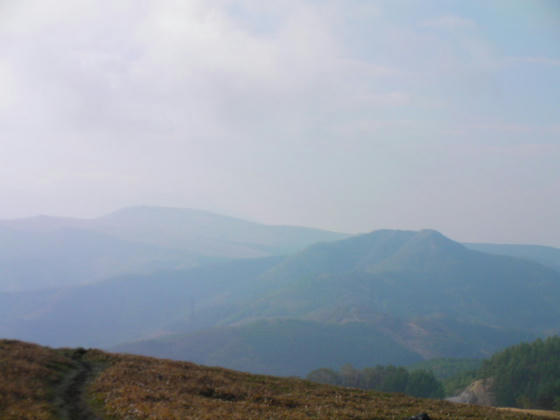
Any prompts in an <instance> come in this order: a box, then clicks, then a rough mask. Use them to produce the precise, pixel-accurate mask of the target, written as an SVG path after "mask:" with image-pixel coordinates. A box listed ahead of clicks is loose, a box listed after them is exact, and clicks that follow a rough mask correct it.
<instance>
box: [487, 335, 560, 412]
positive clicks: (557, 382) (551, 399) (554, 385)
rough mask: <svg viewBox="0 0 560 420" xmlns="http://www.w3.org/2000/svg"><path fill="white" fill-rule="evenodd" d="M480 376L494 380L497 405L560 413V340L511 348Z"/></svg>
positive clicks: (535, 342)
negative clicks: (549, 410)
mask: <svg viewBox="0 0 560 420" xmlns="http://www.w3.org/2000/svg"><path fill="white" fill-rule="evenodd" d="M478 376H479V377H481V378H492V380H493V387H492V388H493V392H494V394H495V399H496V403H497V405H503V406H514V407H535V408H544V409H555V410H560V337H559V336H554V337H549V338H547V339H545V340H541V339H539V340H536V341H534V342H532V343H522V344H519V345H516V346H513V347H509V348H507V349H505V350H504V351H501V352H499V353H497V354H495V355H494V356H492V357H491V358H490V359H489V360H487V361H485V362H484V363H483V365H482V367H481V368H480V371H479V373H478Z"/></svg>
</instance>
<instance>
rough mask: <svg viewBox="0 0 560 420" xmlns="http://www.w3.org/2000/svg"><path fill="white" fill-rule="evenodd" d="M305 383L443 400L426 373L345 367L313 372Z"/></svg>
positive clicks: (436, 383) (438, 386)
mask: <svg viewBox="0 0 560 420" xmlns="http://www.w3.org/2000/svg"><path fill="white" fill-rule="evenodd" d="M307 379H308V380H310V381H314V382H320V383H324V384H330V385H342V386H348V387H353V388H362V389H373V390H376V391H384V392H402V393H405V394H408V395H412V396H414V397H422V398H443V396H444V391H443V385H442V384H441V382H440V381H438V380H437V379H436V377H435V376H434V374H433V373H432V372H430V371H427V370H423V369H420V370H415V371H412V372H409V371H408V370H407V369H405V368H403V367H397V366H393V365H389V366H380V365H378V366H375V367H367V368H364V369H361V370H359V369H355V368H353V367H352V365H344V366H342V367H341V368H340V370H338V371H336V370H332V369H326V368H322V369H316V370H314V371H312V372H310V373H309V375H307Z"/></svg>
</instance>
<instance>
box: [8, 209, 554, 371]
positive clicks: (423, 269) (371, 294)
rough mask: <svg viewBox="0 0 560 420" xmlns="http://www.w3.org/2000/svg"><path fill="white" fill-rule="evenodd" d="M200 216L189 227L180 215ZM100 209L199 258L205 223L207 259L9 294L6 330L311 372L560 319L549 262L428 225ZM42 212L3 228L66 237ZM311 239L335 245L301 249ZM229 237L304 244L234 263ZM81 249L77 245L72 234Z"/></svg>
mask: <svg viewBox="0 0 560 420" xmlns="http://www.w3.org/2000/svg"><path fill="white" fill-rule="evenodd" d="M193 212H194V213H193ZM197 215H198V216H197ZM196 217H200V218H199V219H198V220H199V222H197V223H194V222H193V225H192V226H191V225H188V224H187V223H186V222H185V223H184V224H182V225H181V223H180V220H183V221H184V220H186V219H189V220H194V219H196ZM214 218H217V219H214ZM102 219H104V220H102V221H99V220H97V219H96V220H97V221H96V222H95V223H94V222H90V221H88V222H84V223H85V224H88V223H92V224H94V225H96V226H97V227H96V228H95V229H94V228H91V230H89V231H87V232H88V233H91V232H92V231H93V232H94V233H95V234H96V235H101V236H102V237H103V238H104V239H105V238H106V236H109V237H110V238H111V240H117V241H125V242H126V243H127V244H130V243H132V244H135V245H134V246H139V245H138V244H140V243H142V246H145V247H148V249H144V248H142V249H143V250H144V251H145V252H147V254H148V255H149V247H155V248H156V249H166V248H164V245H165V246H169V247H170V248H171V249H173V250H174V252H183V253H184V254H180V255H181V256H189V255H193V254H191V251H192V250H193V249H194V248H189V247H191V246H192V247H194V246H195V243H196V240H195V239H194V238H196V235H195V233H193V232H199V233H197V234H198V235H200V237H201V238H202V237H203V236H204V235H203V234H202V233H203V232H204V226H205V223H207V224H208V232H209V233H207V234H206V236H204V237H205V238H208V241H204V240H201V249H202V250H206V251H205V253H202V252H201V253H199V254H196V256H195V257H198V256H199V255H205V258H207V260H206V261H205V262H204V263H201V262H200V260H197V261H195V262H193V265H194V264H198V265H197V266H193V267H191V268H187V269H180V270H179V269H176V267H174V266H172V267H171V269H167V270H157V271H152V272H145V273H144V274H137V273H133V274H126V275H120V276H117V277H114V278H110V279H107V280H105V281H101V282H96V283H93V284H88V285H82V286H75V287H62V288H60V287H59V288H53V289H49V290H35V291H25V292H18V293H15V292H12V293H7V292H6V293H0V336H4V337H10V338H18V339H24V340H28V341H36V342H40V343H42V344H47V345H54V346H62V345H64V346H69V345H72V346H77V345H81V346H104V347H113V348H114V349H116V350H119V351H128V352H135V353H144V354H150V355H156V356H162V357H171V358H177V359H186V360H192V361H195V362H198V363H205V364H214V365H222V366H226V367H231V368H236V369H240V370H248V371H253V372H262V373H274V374H280V375H305V374H306V373H308V372H309V371H311V370H312V369H315V368H318V367H333V368H338V367H340V366H341V365H342V364H345V363H352V364H353V365H355V366H356V367H364V366H371V365H375V364H378V363H380V364H388V363H393V364H408V363H412V362H416V361H419V360H422V359H428V358H433V357H483V356H487V355H489V354H491V353H493V352H494V351H496V350H498V349H501V348H503V347H505V346H507V345H511V344H515V343H518V342H519V341H521V340H528V339H532V338H534V337H536V336H539V335H546V334H550V333H553V332H557V331H559V329H560V307H559V305H558V304H557V303H558V302H560V272H559V271H557V270H555V269H554V268H552V267H553V264H549V266H545V265H543V264H540V263H537V262H535V261H531V260H530V259H528V257H527V255H523V256H522V257H523V258H519V257H511V256H503V255H492V254H489V253H485V252H480V251H475V250H473V249H469V248H468V247H466V246H464V245H461V244H459V243H457V242H454V241H452V240H450V239H448V238H446V237H444V236H443V235H441V234H440V233H438V232H436V231H432V230H423V231H418V232H414V231H396V230H381V231H375V232H372V233H369V234H364V235H356V236H352V237H348V238H345V239H340V240H334V239H336V238H337V237H341V236H342V235H340V234H333V233H329V232H323V231H315V230H306V229H303V230H298V229H299V228H281V227H272V228H271V227H266V226H262V225H255V224H249V222H243V221H236V219H229V218H222V217H221V216H215V215H208V214H207V213H202V214H199V213H198V212H196V211H190V210H186V211H182V210H170V209H135V210H126V211H123V212H117V213H116V214H113V215H110V216H107V218H102ZM224 219H225V221H224ZM57 220H58V219H57ZM212 220H216V224H213V222H212ZM226 221H227V223H226ZM230 222H231V223H230ZM18 223H19V227H18V226H17V225H18ZM34 223H35V226H32V227H29V226H30V225H33V224H34ZM34 223H32V222H30V221H29V220H28V221H26V222H25V223H24V222H22V221H19V222H13V223H11V224H8V225H9V226H3V228H5V229H19V230H18V232H19V233H21V232H31V233H32V234H34V235H35V234H53V233H54V232H58V233H59V234H60V230H59V229H60V228H61V227H60V223H63V222H60V223H59V221H56V223H55V221H53V220H51V219H48V220H47V221H46V222H45V221H37V220H35V222H34ZM64 223H66V222H64ZM64 223H63V224H64ZM77 223H82V222H77ZM198 223H200V226H198ZM220 223H222V226H225V227H223V230H224V234H223V236H220V234H219V231H220V229H219V228H218V226H219V225H220ZM247 224H248V225H247ZM174 225H176V226H177V229H176V232H175V233H174V231H173V226H174ZM195 225H196V226H195ZM65 226H67V225H65ZM99 226H101V227H99ZM181 226H182V227H181ZM228 226H229V227H228ZM232 226H233V227H232ZM243 226H249V227H248V228H247V229H249V228H250V229H253V230H252V232H253V233H251V231H250V232H245V231H244V229H243ZM23 227H25V229H24V228H23ZM68 228H71V229H77V227H76V226H69V227H68ZM269 228H270V230H269ZM228 229H229V230H228ZM80 232H83V230H81V229H80ZM165 232H167V233H165ZM273 232H277V233H278V235H276V234H275V233H273ZM281 232H283V233H281ZM189 235H190V236H189ZM62 236H63V237H65V236H64V235H62ZM65 238H66V237H65ZM235 238H237V239H235ZM313 238H315V239H314V240H320V239H319V238H323V239H326V240H330V241H331V242H322V243H317V244H315V245H311V246H308V247H306V248H304V249H301V248H302V247H303V246H304V243H305V241H312V240H313ZM225 239H228V240H230V242H229V243H230V244H231V245H232V246H233V248H234V249H236V250H242V249H244V250H247V249H250V250H252V252H257V251H259V250H260V251H259V252H261V253H263V254H264V255H271V254H274V253H280V252H281V251H283V252H287V250H288V248H289V247H292V249H298V248H299V249H300V250H299V251H297V252H294V253H292V254H291V255H288V256H267V257H263V258H243V259H235V260H232V259H231V258H232V257H233V256H234V254H229V257H227V258H230V259H229V260H227V261H223V259H225V258H226V253H225V251H224V248H223V247H222V248H219V247H214V248H212V247H205V246H203V245H204V244H208V243H209V242H211V243H218V242H220V240H225ZM234 239H235V240H234ZM165 241H167V242H165ZM222 243H224V242H223V241H222ZM166 244H167V245H166ZM171 245H173V246H171ZM73 246H74V247H76V248H78V249H79V245H78V244H77V242H76V244H74V245H73ZM23 249H25V248H23ZM93 249H96V248H95V247H93ZM218 249H219V252H218V251H217V250H218ZM75 252H78V250H76V251H75ZM84 254H87V255H88V256H91V255H95V253H93V252H85V251H84ZM62 255H63V253H62ZM125 255H127V254H125ZM130 255H132V254H130ZM236 256H237V257H239V256H240V254H237V255H236ZM245 256H246V257H248V256H250V255H245ZM208 258H214V260H213V261H211V260H208ZM220 259H222V261H221V262H220V261H219V260H220ZM147 261H149V259H148V260H147ZM148 266H149V264H148ZM146 271H148V270H147V269H146ZM125 342H126V343H127V344H122V343H125ZM115 346H117V347H115Z"/></svg>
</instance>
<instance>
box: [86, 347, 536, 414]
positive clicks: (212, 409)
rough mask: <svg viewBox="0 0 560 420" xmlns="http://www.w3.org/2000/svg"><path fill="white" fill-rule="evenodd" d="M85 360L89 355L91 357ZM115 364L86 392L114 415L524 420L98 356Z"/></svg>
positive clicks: (131, 358)
mask: <svg viewBox="0 0 560 420" xmlns="http://www.w3.org/2000/svg"><path fill="white" fill-rule="evenodd" d="M88 357H89V356H88ZM95 357H99V358H107V357H109V358H110V359H111V361H112V366H111V367H109V368H108V369H106V370H105V371H104V372H103V373H102V374H101V375H100V376H99V377H98V378H97V380H95V381H94V382H93V384H92V385H91V387H90V391H91V392H92V393H93V394H94V395H95V398H96V399H97V400H98V401H99V402H100V403H101V404H102V405H103V406H104V407H105V410H106V412H107V413H108V414H110V415H112V416H114V417H116V418H138V419H185V418H189V419H220V418H221V419H402V418H405V417H407V416H412V415H415V414H418V413H421V412H427V413H428V414H429V415H430V417H431V418H433V419H458V420H460V419H523V418H527V419H529V418H538V417H533V416H531V415H529V414H527V413H514V412H508V411H500V410H496V409H492V408H487V407H478V406H470V405H461V404H453V403H449V402H445V401H436V400H423V399H417V398H411V397H407V396H405V395H400V394H386V393H379V392H367V391H362V390H357V389H349V388H341V387H334V386H328V385H320V384H315V383H311V382H308V381H304V380H300V379H292V378H277V377H270V376H260V375H251V374H247V373H240V372H235V371H230V370H227V369H221V368H208V367H203V366H198V365H195V364H192V363H184V362H174V361H169V360H161V359H153V358H148V357H139V356H128V355H113V356H108V355H106V354H103V353H98V354H97V356H95Z"/></svg>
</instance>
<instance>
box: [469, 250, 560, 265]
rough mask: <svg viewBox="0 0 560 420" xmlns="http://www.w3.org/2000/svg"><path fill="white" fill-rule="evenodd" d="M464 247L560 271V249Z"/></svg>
mask: <svg viewBox="0 0 560 420" xmlns="http://www.w3.org/2000/svg"><path fill="white" fill-rule="evenodd" d="M464 245H465V246H466V247H467V248H470V249H474V250H476V251H481V252H486V253H488V254H496V255H507V256H510V257H516V258H524V259H527V260H530V261H534V262H538V263H539V264H542V265H545V266H548V267H551V268H554V269H555V270H558V271H560V248H555V247H552V246H543V245H521V244H487V243H465V244H464Z"/></svg>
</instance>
